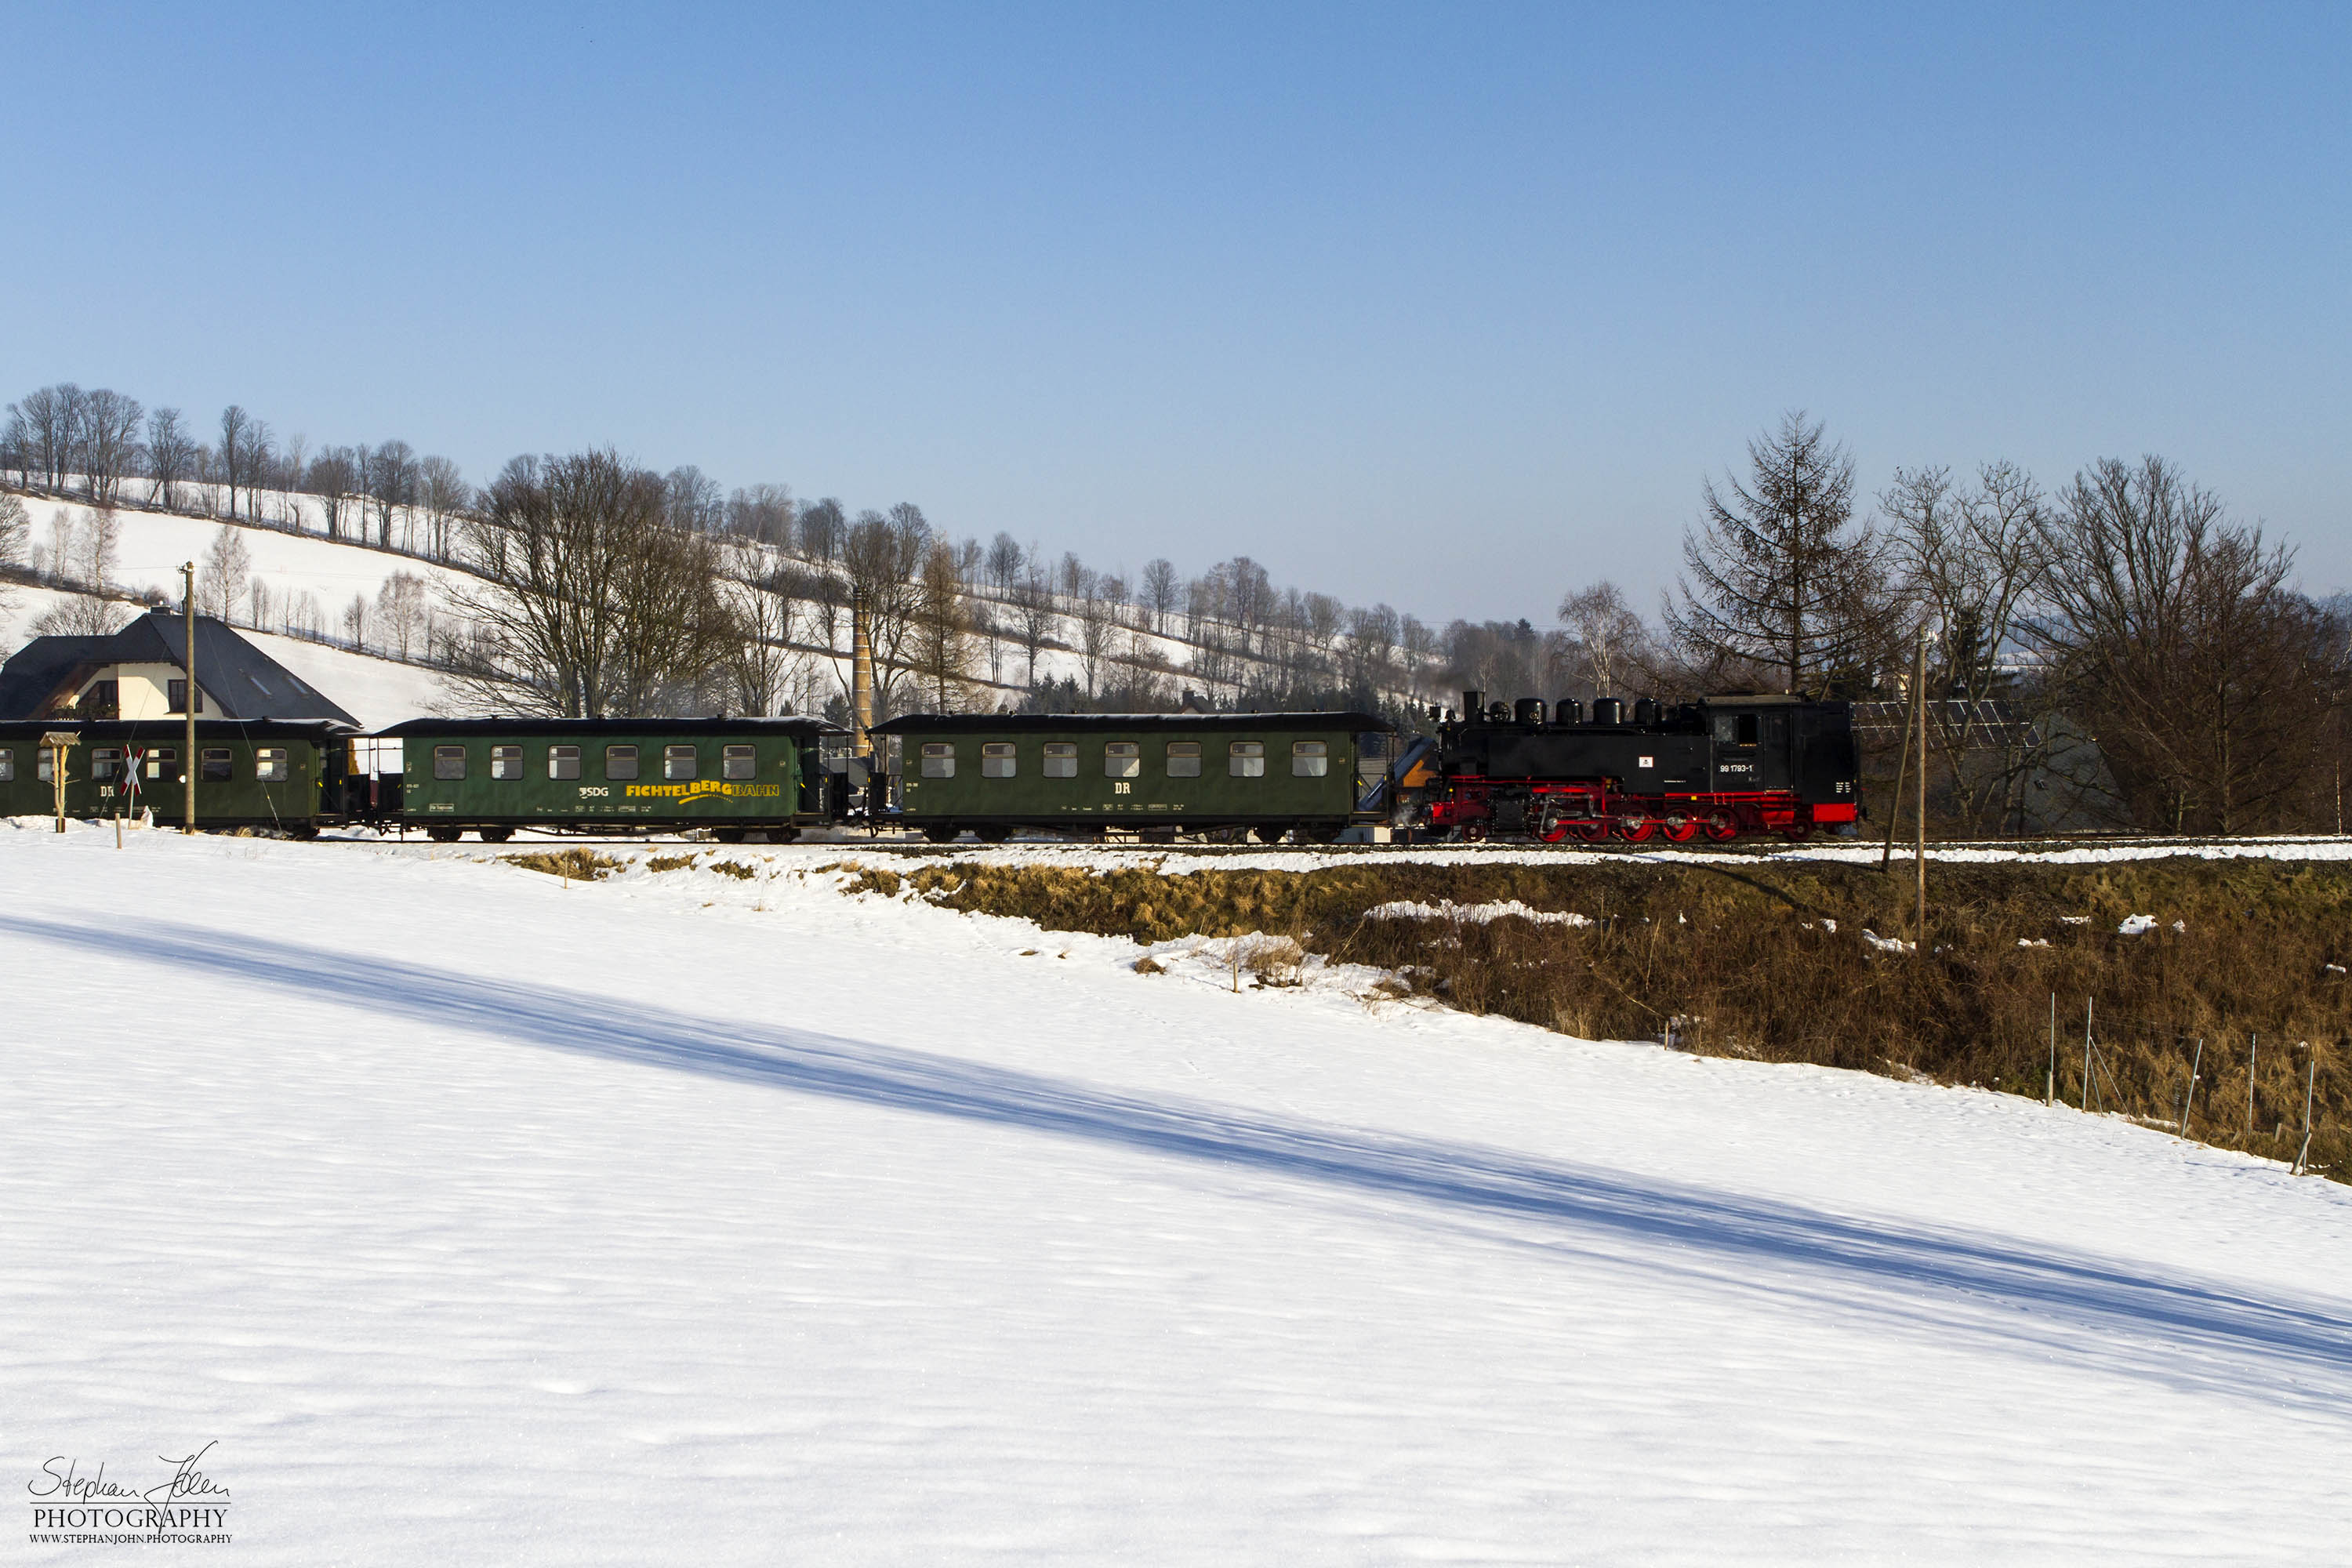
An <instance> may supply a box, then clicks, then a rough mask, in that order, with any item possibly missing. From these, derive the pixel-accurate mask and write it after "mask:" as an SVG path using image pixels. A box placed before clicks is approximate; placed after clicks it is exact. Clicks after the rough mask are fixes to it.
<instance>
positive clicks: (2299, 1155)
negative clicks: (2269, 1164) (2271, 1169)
mask: <svg viewBox="0 0 2352 1568" xmlns="http://www.w3.org/2000/svg"><path fill="white" fill-rule="evenodd" d="M2309 1048H2310V1047H2305V1049H2309ZM2288 1081H2289V1082H2293V1081H2294V1080H2293V1079H2289V1080H2288ZM2318 1081H2319V1053H2318V1052H2317V1051H2312V1053H2311V1061H2310V1063H2309V1065H2308V1066H2307V1067H2306V1068H2305V1071H2304V1075H2303V1147H2302V1149H2300V1150H2299V1151H2297V1152H2296V1153H2295V1156H2294V1174H2296V1175H2298V1176H2300V1175H2302V1174H2303V1163H2304V1162H2305V1160H2308V1159H2309V1158H2311V1086H2312V1085H2313V1084H2315V1083H2317V1082H2318Z"/></svg>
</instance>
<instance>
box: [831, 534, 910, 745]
mask: <svg viewBox="0 0 2352 1568" xmlns="http://www.w3.org/2000/svg"><path fill="white" fill-rule="evenodd" d="M930 545H931V531H930V525H929V522H927V521H925V520H924V518H923V513H922V510H921V509H920V508H919V507H916V506H913V505H910V504H908V503H907V502H904V501H902V502H900V503H899V504H898V505H897V506H894V507H892V508H891V509H890V515H889V516H887V517H885V516H883V515H882V514H881V513H880V512H876V511H864V512H860V513H858V514H857V521H856V522H855V523H853V524H852V525H851V526H850V530H849V534H848V537H847V538H846V539H845V541H844V542H843V544H842V550H841V563H842V569H843V571H844V572H845V574H847V576H848V578H849V594H850V603H851V606H852V609H853V610H854V611H855V612H856V614H858V615H860V616H863V617H864V620H865V624H866V639H867V642H868V644H869V645H870V646H871V647H872V648H873V650H874V697H875V700H876V702H877V704H879V705H880V707H881V709H882V710H884V711H889V710H894V709H895V706H896V703H897V700H898V691H899V689H900V687H901V686H902V685H903V684H904V682H905V679H906V675H907V669H908V665H909V663H910V662H911V659H910V654H911V647H910V645H911V643H912V640H913V637H914V635H915V628H916V619H917V611H918V609H919V605H920V604H921V599H922V590H921V585H920V584H919V581H918V579H919V574H920V573H921V571H922V565H923V559H924V557H925V556H926V555H927V554H928V553H929V551H930ZM836 662H838V661H836ZM842 675H843V680H842V689H843V690H844V691H846V690H848V689H849V672H848V671H847V670H846V669H844V670H843V671H842Z"/></svg>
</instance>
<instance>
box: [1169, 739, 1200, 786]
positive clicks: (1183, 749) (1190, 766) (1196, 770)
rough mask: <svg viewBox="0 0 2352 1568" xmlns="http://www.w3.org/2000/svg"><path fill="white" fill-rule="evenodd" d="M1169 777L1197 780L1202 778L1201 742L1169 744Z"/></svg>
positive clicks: (1174, 742)
mask: <svg viewBox="0 0 2352 1568" xmlns="http://www.w3.org/2000/svg"><path fill="white" fill-rule="evenodd" d="M1168 776H1169V777H1170V778H1171V779H1196V778H1199V777H1200V776H1201V742H1198V741H1171V742H1168Z"/></svg>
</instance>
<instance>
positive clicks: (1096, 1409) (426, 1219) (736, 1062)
mask: <svg viewBox="0 0 2352 1568" xmlns="http://www.w3.org/2000/svg"><path fill="white" fill-rule="evenodd" d="M665 853H669V851H665ZM688 853H689V854H692V855H693V856H694V858H693V859H692V860H691V861H684V860H682V859H674V860H671V861H668V862H665V865H666V867H667V868H665V869H661V870H656V869H654V868H653V867H654V861H653V860H652V859H651V858H649V857H648V855H646V854H645V853H638V852H632V853H629V854H627V855H625V856H624V857H623V859H624V860H625V869H624V870H623V871H622V872H621V873H620V874H618V875H616V876H614V877H612V878H610V879H606V880H602V881H596V882H590V883H581V882H574V881H566V880H562V879H557V878H554V877H551V876H546V875H541V874H540V873H538V872H535V871H532V870H529V869H526V868H521V867H520V866H517V865H513V864H509V863H505V862H502V861H499V860H498V859H495V858H490V857H488V856H487V855H485V854H480V853H469V852H461V851H456V850H446V849H429V848H424V847H403V846H397V845H393V844H382V843H372V842H356V843H353V842H346V843H340V844H331V843H322V844H319V845H314V846H307V847H306V846H297V845H290V844H283V843H276V842H268V841H258V840H237V839H226V838H197V839H188V838H184V837H180V836H177V835H173V834H167V833H161V832H152V831H148V832H138V831H134V832H133V833H131V835H130V837H129V839H128V841H127V843H126V846H125V847H123V848H121V849H119V850H118V849H117V848H116V847H115V845H114V839H113V837H112V835H111V834H110V833H108V832H100V831H98V830H94V829H88V828H81V827H77V828H75V830H73V831H70V832H68V833H67V834H64V835H61V836H60V835H57V834H54V833H52V832H50V831H48V830H47V826H46V825H41V824H33V823H22V822H20V823H17V824H14V825H0V967H5V972H6V973H9V974H10V975H12V976H15V977H18V978H19V982H20V983H19V984H17V985H16V986H14V987H12V988H11V989H12V1000H13V1001H14V1002H15V1003H16V1005H15V1006H14V1007H13V1008H12V1010H11V1018H10V1024H11V1028H10V1047H9V1053H10V1066H11V1072H10V1089H11V1092H10V1093H9V1094H8V1095H6V1096H5V1097H0V1201H5V1212H6V1213H7V1214H8V1215H9V1216H10V1218H9V1222H8V1223H7V1224H6V1225H5V1226H0V1321H5V1322H6V1323H7V1324H8V1325H9V1326H10V1331H9V1332H8V1333H7V1334H5V1336H0V1395H5V1397H0V1425H5V1429H6V1431H7V1434H8V1437H9V1447H10V1449H11V1451H12V1452H14V1453H16V1455H17V1456H18V1463H19V1466H20V1468H22V1469H23V1470H24V1471H25V1472H26V1474H28V1475H33V1474H37V1473H38V1468H39V1466H40V1465H41V1463H42V1462H43V1461H44V1460H45V1459H47V1458H48V1457H49V1456H52V1455H60V1456H72V1457H74V1458H76V1459H78V1461H79V1465H80V1467H81V1472H80V1473H82V1474H85V1475H86V1474H88V1473H89V1472H91V1471H93V1470H95V1468H97V1467H98V1466H99V1465H100V1462H101V1461H103V1462H105V1463H107V1464H108V1466H109V1470H108V1474H109V1475H110V1476H113V1477H119V1478H123V1479H132V1480H136V1481H138V1482H140V1483H141V1484H146V1483H147V1482H149V1481H151V1480H158V1479H162V1477H161V1475H151V1474H150V1472H152V1471H155V1470H156V1469H157V1466H156V1464H155V1462H154V1460H153V1458H152V1456H155V1455H172V1456H177V1455H181V1454H184V1453H187V1452H191V1451H193V1450H195V1449H198V1448H202V1447H204V1446H205V1445H206V1444H210V1445H212V1447H210V1448H208V1449H205V1466H204V1468H205V1473H206V1474H207V1475H208V1476H210V1477H211V1478H212V1479H214V1481H215V1483H217V1484H218V1485H220V1486H222V1487H224V1488H226V1492H227V1496H228V1501H227V1504H226V1506H227V1507H228V1509H229V1510H230V1515H231V1518H232V1520H233V1529H234V1535H235V1543H234V1546H233V1548H232V1551H233V1552H234V1553H235V1555H236V1560H237V1561H239V1562H244V1563H315V1562H321V1561H333V1562H347V1563H411V1562H416V1561H457V1562H497V1563H551V1564H552V1563H577V1562H583V1561H593V1562H614V1563H621V1562H626V1563H662V1562H678V1563H777V1562H824V1563H941V1562H948V1563H999V1562H1001V1563H1024V1564H1029V1563H1099V1562H1104V1561H1108V1560H1125V1561H1139V1562H1148V1563H1236V1562H1251V1563H1360V1562H1366V1561H1376V1562H1398V1561H1426V1560H1444V1561H1477V1562H1523V1563H1726V1562H1740V1563H1809V1564H1811V1563H1884V1562H1890V1561H1898V1560H1899V1561H1906V1562H1930V1563H1985V1562H2004V1563H2006V1562H2015V1563H2070V1562H2083V1561H2094V1560H2096V1561H2118V1562H2147V1561H2155V1560H2175V1559H2177V1560H2180V1561H2198V1562H2225V1563H2259V1562H2277V1563H2306V1562H2312V1561H2324V1560H2327V1559H2328V1558H2330V1557H2331V1556H2332V1555H2334V1554H2335V1553H2336V1549H2337V1547H2338V1545H2339V1543H2340V1542H2343V1541H2345V1540H2347V1539H2352V1480H2347V1476H2346V1473H2345V1468H2344V1467H2343V1465H2342V1464H2341V1463H2340V1462H2339V1461H2338V1459H2337V1458H2336V1456H2338V1455H2340V1454H2341V1453H2342V1452H2343V1451H2345V1449H2346V1448H2347V1446H2352V1189H2347V1188H2346V1187H2344V1186H2342V1185H2339V1184H2334V1183H2329V1182H2323V1181H2313V1180H2305V1181H2296V1180H2294V1179H2292V1178H2291V1177H2290V1176H2289V1175H2288V1174H2287V1173H2286V1171H2285V1170H2284V1167H2282V1166H2280V1165H2278V1164H2276V1163H2271V1162H2265V1161H2259V1160H2255V1159H2252V1158H2248V1157H2245V1156H2242V1155H2236V1154H2230V1153H2225V1152H2219V1151H2215V1150H2212V1149H2209V1148H2203V1147H2200V1146H2196V1145H2191V1144H2187V1143H2183V1142H2179V1141H2177V1140H2174V1139H2170V1138H2168V1137H2165V1136H2163V1135H2162V1134H2160V1133H2157V1132H2153V1131H2147V1130H2144V1129H2140V1128H2136V1127H2131V1126H2128V1125H2126V1124H2123V1123H2121V1122H2119V1121H2111V1120H2108V1119H2104V1118H2096V1117H2084V1116H2082V1115H2080V1114H2077V1113H2074V1112H2072V1111H2069V1110H2064V1109H2063V1108H2062V1109H2058V1110H2046V1109H2044V1108H2042V1106H2040V1105H2038V1104H2035V1103H2032V1102H2031V1101H2027V1100H2020V1099H2017V1098H2014V1097H2009V1096H2001V1095H1994V1094H1988V1093H1978V1092H1969V1091H1963V1090H1955V1089H1940V1088H1935V1087H1931V1086H1927V1085H1923V1084H1915V1083H1907V1082H1898V1081H1895V1080H1891V1079H1881V1078H1874V1077H1869V1076H1864V1075H1860V1074H1853V1073H1844V1072H1836V1071H1831V1070H1827V1069H1821V1068H1790V1067H1771V1066H1763V1065H1759V1064H1755V1063H1747V1062H1739V1061H1731V1060H1721V1059H1709V1058H1695V1057H1690V1056H1685V1055H1682V1054H1679V1053H1672V1052H1667V1051H1664V1050H1662V1049H1660V1048H1658V1047H1653V1046H1646V1045H1630V1044H1622V1043H1611V1042H1590V1041H1579V1040H1572V1039H1568V1038H1565V1037H1561V1036H1559V1035H1556V1034H1551V1033H1549V1032H1546V1031H1542V1030H1538V1029H1534V1028H1530V1027H1527V1026H1517V1025H1512V1024H1508V1023H1505V1022H1501V1021H1498V1020H1494V1019H1478V1018H1473V1017H1469V1016H1464V1015H1461V1014H1456V1013H1452V1012H1446V1011H1442V1010H1436V1009H1433V1008H1429V1007H1426V1006H1423V1005H1418V1004H1413V1003H1410V1002H1394V1001H1390V1000H1387V999H1385V997H1384V996H1383V994H1381V991H1380V990H1378V989H1377V988H1376V985H1375V982H1376V981H1377V979H1378V978H1379V977H1378V976H1376V975H1373V974H1370V973H1363V972H1356V971H1349V970H1346V969H1341V968H1331V967H1328V966H1322V965H1320V964H1318V963H1310V964H1309V967H1308V971H1307V974H1306V976H1305V979H1306V984H1303V985H1300V986H1297V987H1295V988H1282V989H1257V988H1254V987H1252V986H1251V985H1250V984H1249V982H1248V976H1247V975H1246V974H1245V973H1240V972H1238V971H1236V970H1234V969H1233V968H1232V967H1231V966H1230V965H1228V964H1227V963H1225V962H1224V961H1223V953H1222V952H1221V951H1220V945H1221V944H1216V943H1203V942H1177V943H1167V944H1162V945H1161V946H1160V948H1158V949H1155V950H1153V952H1152V954H1151V956H1153V957H1154V958H1155V959H1156V960H1157V961H1158V963H1159V964H1160V967H1161V968H1162V969H1163V971H1164V972H1162V973H1139V972H1138V970H1137V968H1136V961H1137V960H1138V959H1139V957H1141V956H1144V953H1143V951H1142V950H1140V949H1139V948H1137V947H1136V946H1135V945H1134V944H1132V943H1130V942H1125V941H1121V940H1113V939H1106V938H1091V937H1071V936H1067V935H1058V934H1054V933H1048V932H1044V931H1039V930H1038V929H1037V928H1036V927H1034V926H1033V925H1029V924H1027V923H1025V922H1022V921H1010V920H1002V919H994V918H986V917H977V916H957V915H955V914H952V913H950V912H949V911H946V910H940V909H937V908H931V907H928V906H925V905H922V904H920V903H917V902H908V901H901V900H888V899H883V898H879V897H870V896H860V897H849V896H845V894H844V893H843V891H842V890H841V883H842V880H843V876H844V873H843V872H842V871H841V870H840V869H838V868H837V867H838V860H839V858H840V857H842V856H843V855H845V854H847V853H854V851H849V850H845V849H841V848H835V849H830V850H828V849H825V848H823V847H803V848H801V849H798V850H795V851H793V852H789V853H774V854H763V853H760V852H757V851H741V852H728V853H725V854H723V855H722V854H712V853H708V852H694V851H688ZM331 910H366V911H367V912H368V918H367V919H366V920H365V921H352V920H344V919H326V918H320V916H321V914H322V912H323V911H331ZM35 976H37V977H39V979H38V983H37V984H35V983H32V982H31V977H35ZM126 999H136V1000H135V1001H133V1002H130V1003H128V1004H126ZM79 1551H80V1549H79V1547H74V1546H68V1545H45V1544H39V1543H36V1544H33V1545H32V1546H31V1549H30V1552H29V1555H28V1558H27V1560H28V1561H36V1562H66V1561H79ZM207 1560H209V1559H207Z"/></svg>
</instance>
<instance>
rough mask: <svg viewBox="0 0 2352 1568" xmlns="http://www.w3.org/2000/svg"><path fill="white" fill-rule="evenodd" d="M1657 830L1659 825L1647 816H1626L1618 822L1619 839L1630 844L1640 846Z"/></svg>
mask: <svg viewBox="0 0 2352 1568" xmlns="http://www.w3.org/2000/svg"><path fill="white" fill-rule="evenodd" d="M1657 830H1658V825H1657V824H1656V823H1654V822H1653V821H1651V820H1650V819H1649V818H1648V817H1646V816H1625V817H1620V818H1618V821H1617V837H1620V838H1622V839H1623V840H1624V841H1625V842H1626V843H1628V844H1640V843H1642V842H1643V841H1644V840H1645V839H1647V838H1648V837H1650V836H1651V835H1652V834H1654V833H1655V832H1657Z"/></svg>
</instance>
